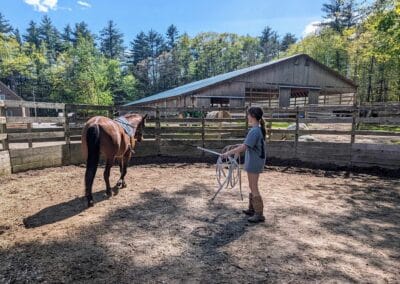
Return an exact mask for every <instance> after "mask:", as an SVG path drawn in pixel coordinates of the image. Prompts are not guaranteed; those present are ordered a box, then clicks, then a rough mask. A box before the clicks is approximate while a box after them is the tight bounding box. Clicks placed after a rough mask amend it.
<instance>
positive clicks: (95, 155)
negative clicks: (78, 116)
mask: <svg viewBox="0 0 400 284" xmlns="http://www.w3.org/2000/svg"><path fill="white" fill-rule="evenodd" d="M86 144H87V151H88V153H87V154H88V156H87V163H86V166H87V167H93V166H97V164H98V163H99V159H100V127H99V125H97V124H95V125H93V126H90V127H89V128H88V129H87V131H86Z"/></svg>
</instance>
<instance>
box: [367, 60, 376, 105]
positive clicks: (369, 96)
mask: <svg viewBox="0 0 400 284" xmlns="http://www.w3.org/2000/svg"><path fill="white" fill-rule="evenodd" d="M374 61H375V58H374V57H373V56H371V61H370V65H369V70H368V89H367V102H371V95H372V71H373V69H374Z"/></svg>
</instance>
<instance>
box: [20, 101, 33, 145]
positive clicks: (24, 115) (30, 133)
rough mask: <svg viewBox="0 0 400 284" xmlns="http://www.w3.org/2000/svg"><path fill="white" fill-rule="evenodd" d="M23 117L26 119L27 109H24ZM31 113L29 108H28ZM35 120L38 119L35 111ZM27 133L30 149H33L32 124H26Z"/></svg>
mask: <svg viewBox="0 0 400 284" xmlns="http://www.w3.org/2000/svg"><path fill="white" fill-rule="evenodd" d="M21 110H22V117H26V108H25V107H22V108H21ZM28 111H29V108H28ZM35 118H36V111H35ZM26 132H27V134H28V139H27V140H28V147H29V148H32V123H27V124H26Z"/></svg>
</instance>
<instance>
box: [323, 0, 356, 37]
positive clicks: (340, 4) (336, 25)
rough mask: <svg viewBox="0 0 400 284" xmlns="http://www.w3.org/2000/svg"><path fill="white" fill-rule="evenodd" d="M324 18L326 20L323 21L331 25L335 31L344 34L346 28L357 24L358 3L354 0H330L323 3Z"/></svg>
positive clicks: (324, 24) (324, 23) (325, 24)
mask: <svg viewBox="0 0 400 284" xmlns="http://www.w3.org/2000/svg"><path fill="white" fill-rule="evenodd" d="M322 12H324V13H325V15H323V18H324V19H325V20H326V21H324V22H322V23H321V25H323V26H329V27H330V28H332V29H333V30H334V31H336V32H338V33H340V34H342V32H343V30H344V29H345V28H351V27H353V26H354V25H355V24H356V20H357V5H356V2H355V1H354V0H329V2H328V3H325V4H323V5H322Z"/></svg>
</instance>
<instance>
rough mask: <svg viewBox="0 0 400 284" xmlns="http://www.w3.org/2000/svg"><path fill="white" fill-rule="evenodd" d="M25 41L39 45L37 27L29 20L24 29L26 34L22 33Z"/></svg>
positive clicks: (35, 45)
mask: <svg viewBox="0 0 400 284" xmlns="http://www.w3.org/2000/svg"><path fill="white" fill-rule="evenodd" d="M23 38H24V40H25V42H27V43H29V44H31V45H33V46H34V47H36V48H38V47H39V45H40V38H39V29H38V27H37V25H36V23H35V22H34V21H30V22H29V27H28V28H27V29H26V34H25V35H23Z"/></svg>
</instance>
